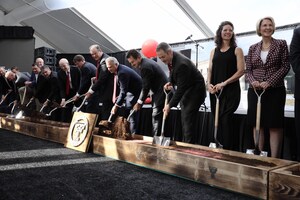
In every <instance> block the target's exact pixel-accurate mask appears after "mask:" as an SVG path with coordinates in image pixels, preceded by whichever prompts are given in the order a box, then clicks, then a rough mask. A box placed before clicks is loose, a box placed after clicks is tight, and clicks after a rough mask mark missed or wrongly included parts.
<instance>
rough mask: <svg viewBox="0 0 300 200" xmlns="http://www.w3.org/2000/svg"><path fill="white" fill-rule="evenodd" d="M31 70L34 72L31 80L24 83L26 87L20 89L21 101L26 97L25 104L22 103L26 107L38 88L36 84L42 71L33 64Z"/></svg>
mask: <svg viewBox="0 0 300 200" xmlns="http://www.w3.org/2000/svg"><path fill="white" fill-rule="evenodd" d="M31 69H32V71H31V76H30V78H29V80H28V81H25V82H24V84H25V86H23V87H20V88H19V94H20V98H21V100H23V97H24V95H25V97H24V102H21V103H23V104H24V105H26V104H27V103H28V102H29V100H30V99H31V97H32V96H33V95H34V89H35V88H36V83H37V80H38V77H39V75H40V73H41V69H40V68H39V67H38V66H37V65H36V64H32V66H31ZM25 88H26V90H25Z"/></svg>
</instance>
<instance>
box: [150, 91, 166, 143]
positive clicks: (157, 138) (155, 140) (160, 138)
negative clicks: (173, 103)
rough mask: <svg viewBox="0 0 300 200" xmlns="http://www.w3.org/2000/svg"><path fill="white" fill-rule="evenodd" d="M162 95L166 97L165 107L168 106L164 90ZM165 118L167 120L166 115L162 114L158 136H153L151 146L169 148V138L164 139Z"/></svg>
mask: <svg viewBox="0 0 300 200" xmlns="http://www.w3.org/2000/svg"><path fill="white" fill-rule="evenodd" d="M164 93H165V95H166V98H165V105H167V104H168V96H169V93H168V92H167V91H166V90H165V89H164ZM166 118H167V115H166V114H165V113H164V114H163V119H162V125H161V133H160V136H157V135H155V136H154V137H153V142H152V143H153V144H158V145H161V146H169V145H170V137H165V136H164V130H165V121H166Z"/></svg>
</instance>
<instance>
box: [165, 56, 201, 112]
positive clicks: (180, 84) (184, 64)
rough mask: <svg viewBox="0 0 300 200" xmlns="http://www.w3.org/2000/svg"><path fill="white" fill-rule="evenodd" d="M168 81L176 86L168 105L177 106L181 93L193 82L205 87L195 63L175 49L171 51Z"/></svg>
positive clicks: (183, 93) (189, 87)
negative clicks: (171, 57) (170, 67)
mask: <svg viewBox="0 0 300 200" xmlns="http://www.w3.org/2000/svg"><path fill="white" fill-rule="evenodd" d="M170 82H171V83H172V85H173V86H177V90H176V92H175V94H174V96H173V97H172V99H171V101H170V102H169V105H170V107H174V106H177V104H178V103H179V102H180V100H181V98H182V97H183V95H185V93H186V92H188V91H189V89H191V88H192V87H193V86H194V85H195V84H201V85H202V87H201V88H203V87H205V83H204V78H203V76H202V74H201V73H200V71H199V70H198V69H197V68H196V66H195V64H194V63H193V62H192V61H191V60H190V59H188V58H187V57H185V56H184V55H182V54H181V53H178V52H175V51H174V52H173V59H172V72H171V74H170ZM191 94H192V93H191ZM187 98H189V97H187ZM189 100H190V101H192V100H193V97H192V96H191V97H190V99H189Z"/></svg>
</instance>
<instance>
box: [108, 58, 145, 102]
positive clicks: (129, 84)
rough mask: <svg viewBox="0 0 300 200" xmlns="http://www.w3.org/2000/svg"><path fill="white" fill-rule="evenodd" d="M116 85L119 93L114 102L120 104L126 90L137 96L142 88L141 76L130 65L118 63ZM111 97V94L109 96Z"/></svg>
mask: <svg viewBox="0 0 300 200" xmlns="http://www.w3.org/2000/svg"><path fill="white" fill-rule="evenodd" d="M117 76H118V85H119V87H120V93H119V96H118V98H117V101H116V104H117V105H118V106H122V104H123V102H124V99H125V97H126V95H127V92H130V93H131V94H133V96H134V97H136V99H137V97H138V96H139V94H140V92H141V89H142V78H141V77H140V75H138V73H137V72H135V71H134V70H133V69H131V68H130V67H127V66H125V65H121V64H119V66H118V69H117ZM111 98H112V96H111Z"/></svg>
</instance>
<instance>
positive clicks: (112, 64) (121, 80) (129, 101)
mask: <svg viewBox="0 0 300 200" xmlns="http://www.w3.org/2000/svg"><path fill="white" fill-rule="evenodd" d="M105 62H106V66H107V69H108V71H109V72H110V73H112V74H114V76H115V77H114V80H115V85H114V92H113V96H112V99H113V101H114V102H115V104H114V106H113V107H112V109H111V113H113V114H116V113H117V111H118V108H121V107H122V105H123V103H124V102H125V115H124V117H127V116H128V115H129V112H130V110H131V109H132V108H133V106H134V105H135V104H136V102H137V100H138V98H139V95H140V93H141V90H142V78H141V77H140V75H138V73H136V72H135V71H134V70H133V69H131V68H129V67H127V66H125V65H121V64H119V62H118V60H117V59H116V58H114V57H108V58H107V59H106V60H105ZM117 85H118V86H119V88H120V92H119V95H118V97H116V99H114V95H115V94H116V92H115V91H116V87H117ZM129 122H130V132H131V134H135V133H136V113H133V114H132V116H131V117H130V118H129Z"/></svg>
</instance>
